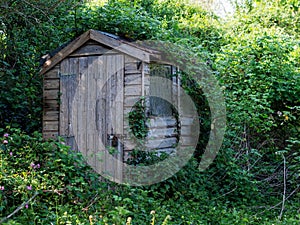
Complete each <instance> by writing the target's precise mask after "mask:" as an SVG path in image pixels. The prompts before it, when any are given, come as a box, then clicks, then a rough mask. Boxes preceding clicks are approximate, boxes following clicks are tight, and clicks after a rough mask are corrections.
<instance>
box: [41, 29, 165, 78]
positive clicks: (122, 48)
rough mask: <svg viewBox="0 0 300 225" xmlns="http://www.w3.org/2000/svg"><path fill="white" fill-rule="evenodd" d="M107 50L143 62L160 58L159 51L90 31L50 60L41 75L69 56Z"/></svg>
mask: <svg viewBox="0 0 300 225" xmlns="http://www.w3.org/2000/svg"><path fill="white" fill-rule="evenodd" d="M92 42H94V44H95V46H94V49H92V48H93V47H91V46H89V45H90V44H89V43H92ZM97 43H98V45H97ZM84 45H86V46H89V47H85V48H83V49H82V47H83V46H84ZM96 46H97V47H96ZM102 47H103V48H102ZM88 48H89V49H88ZM106 49H109V51H108V52H107V53H108V54H109V53H110V51H112V53H113V52H114V51H118V52H121V53H124V54H126V55H129V56H131V57H134V58H136V59H139V60H141V61H143V62H150V61H151V59H152V58H153V59H154V58H155V59H157V58H160V55H159V52H158V51H155V50H152V49H148V48H145V47H142V46H140V45H137V44H134V43H131V42H128V41H125V40H122V39H120V38H117V37H114V36H112V35H107V34H106V33H104V32H100V31H96V30H88V31H87V32H85V33H83V34H82V35H80V36H79V37H78V38H76V39H75V40H73V41H72V42H71V43H70V44H68V45H67V46H66V47H64V48H63V49H62V50H60V51H59V52H58V53H56V54H55V55H54V56H53V57H52V58H50V59H48V60H47V61H46V62H45V63H44V65H43V68H42V70H41V74H45V73H46V72H47V71H49V70H50V69H52V68H53V67H54V66H56V65H57V64H58V63H60V62H61V61H62V60H63V59H65V58H66V57H68V56H72V54H88V53H87V50H92V51H94V53H95V54H100V53H101V52H104V51H105V50H106Z"/></svg>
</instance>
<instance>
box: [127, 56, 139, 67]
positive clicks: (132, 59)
mask: <svg viewBox="0 0 300 225" xmlns="http://www.w3.org/2000/svg"><path fill="white" fill-rule="evenodd" d="M124 56H125V58H124V63H125V65H127V64H135V65H136V64H137V63H138V62H140V61H141V60H139V59H136V58H133V57H131V56H130V55H124Z"/></svg>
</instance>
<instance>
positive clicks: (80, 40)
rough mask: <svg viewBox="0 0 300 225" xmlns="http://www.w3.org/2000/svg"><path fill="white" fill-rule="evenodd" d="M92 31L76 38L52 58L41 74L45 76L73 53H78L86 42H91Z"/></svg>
mask: <svg viewBox="0 0 300 225" xmlns="http://www.w3.org/2000/svg"><path fill="white" fill-rule="evenodd" d="M90 36H91V30H88V31H86V32H84V33H83V34H81V35H80V36H79V37H77V38H75V39H74V40H73V41H72V42H71V43H69V44H68V45H67V46H66V47H64V48H63V49H62V50H60V51H59V52H58V53H56V54H55V55H54V56H53V57H52V58H50V59H48V60H47V61H46V62H45V63H44V65H43V68H42V70H41V72H40V73H41V74H45V73H46V72H47V71H49V70H50V69H52V68H53V67H54V66H56V65H57V64H58V63H60V62H61V61H62V60H63V59H64V58H66V57H67V56H68V55H70V54H71V53H72V52H74V51H76V50H77V49H78V48H80V47H81V46H82V45H83V44H85V42H87V41H88V40H90Z"/></svg>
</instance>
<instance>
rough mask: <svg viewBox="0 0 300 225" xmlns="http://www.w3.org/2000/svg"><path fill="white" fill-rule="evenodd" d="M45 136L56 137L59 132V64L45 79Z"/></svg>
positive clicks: (48, 137)
mask: <svg viewBox="0 0 300 225" xmlns="http://www.w3.org/2000/svg"><path fill="white" fill-rule="evenodd" d="M43 84H44V85H43V138H44V139H56V138H57V136H58V133H59V66H56V67H54V68H52V69H51V70H50V71H48V72H47V73H46V74H45V75H44V79H43Z"/></svg>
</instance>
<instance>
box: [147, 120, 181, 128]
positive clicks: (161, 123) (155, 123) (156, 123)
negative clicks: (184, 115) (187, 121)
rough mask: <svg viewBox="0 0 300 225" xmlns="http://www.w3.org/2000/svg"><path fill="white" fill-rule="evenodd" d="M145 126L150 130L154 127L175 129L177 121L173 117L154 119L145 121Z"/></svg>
mask: <svg viewBox="0 0 300 225" xmlns="http://www.w3.org/2000/svg"><path fill="white" fill-rule="evenodd" d="M147 125H148V126H149V127H152V128H156V127H176V126H177V121H176V119H175V118H174V117H154V118H150V119H149V120H148V121H147Z"/></svg>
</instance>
